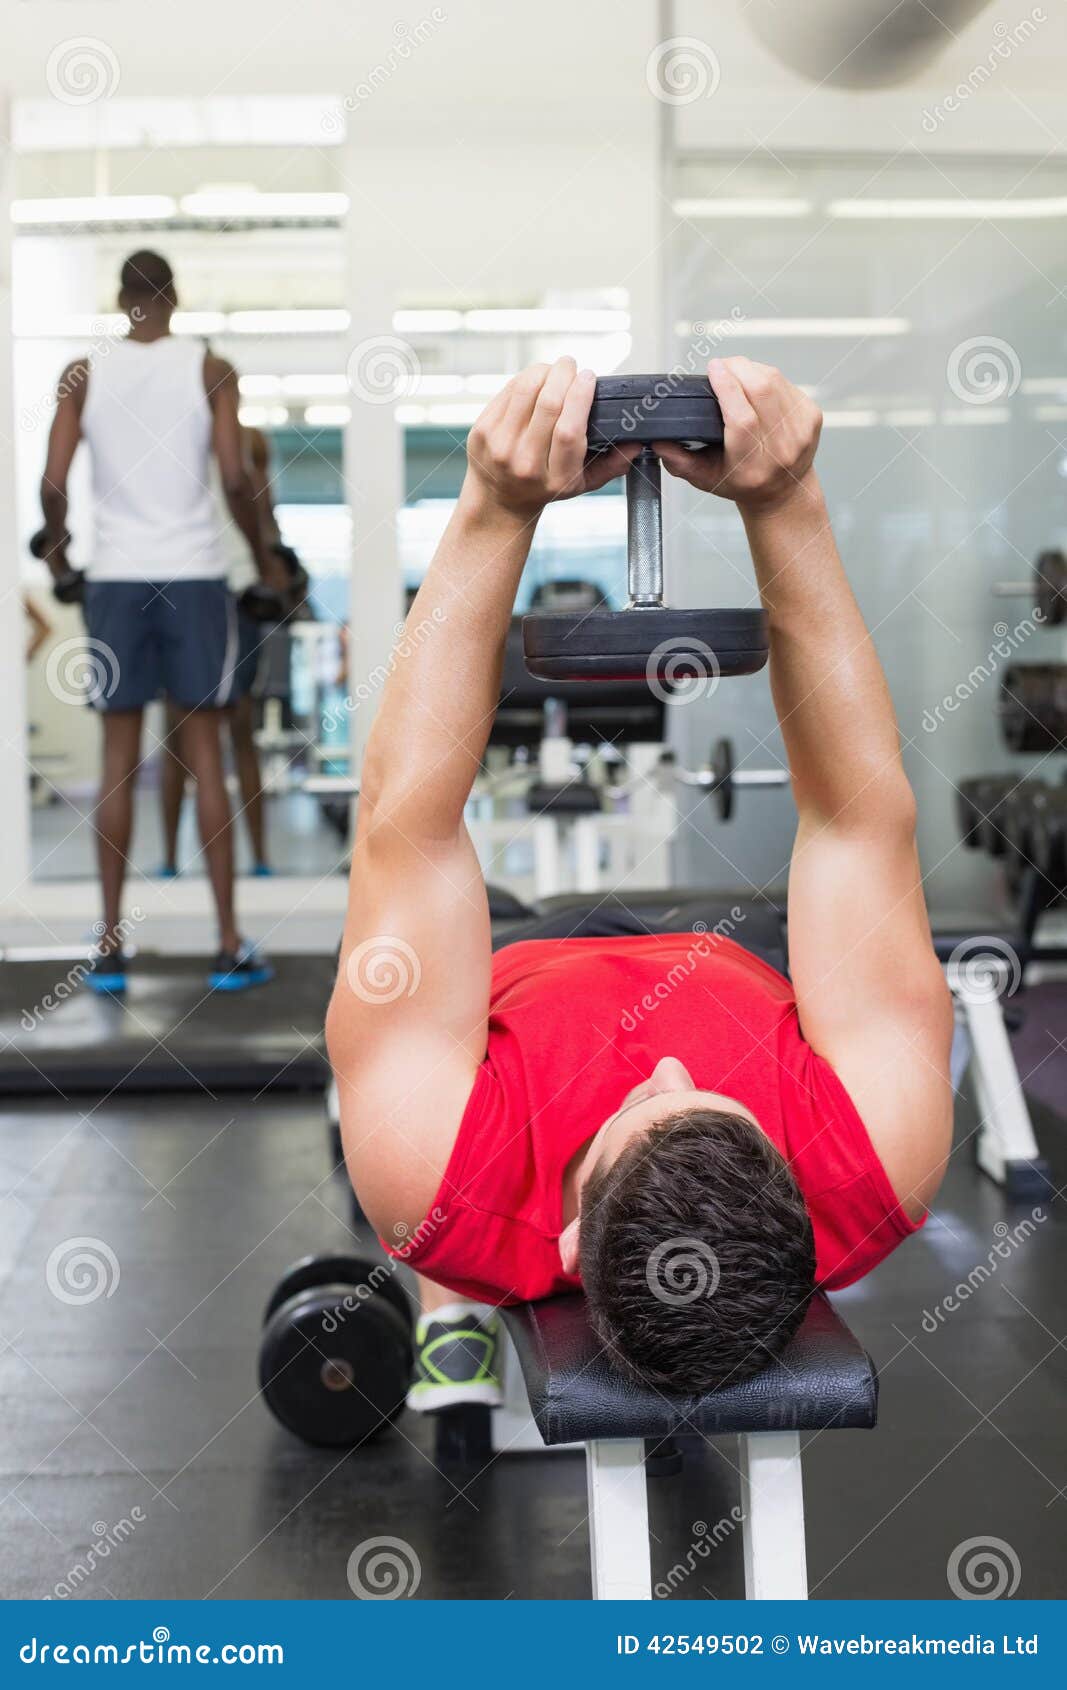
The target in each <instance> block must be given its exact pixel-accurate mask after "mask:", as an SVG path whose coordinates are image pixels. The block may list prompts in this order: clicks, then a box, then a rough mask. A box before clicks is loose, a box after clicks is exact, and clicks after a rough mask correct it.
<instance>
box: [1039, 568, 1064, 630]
mask: <svg viewBox="0 0 1067 1690" xmlns="http://www.w3.org/2000/svg"><path fill="white" fill-rule="evenodd" d="M1034 603H1035V604H1036V606H1037V609H1038V610H1039V611H1040V612H1041V615H1042V617H1043V618H1044V620H1045V621H1046V622H1047V623H1049V625H1050V626H1051V627H1053V628H1057V627H1059V626H1060V624H1061V623H1062V622H1064V621H1067V557H1065V556H1064V554H1063V552H1059V551H1048V552H1042V553H1041V554H1040V556H1039V557H1038V559H1037V562H1036V563H1035V564H1034Z"/></svg>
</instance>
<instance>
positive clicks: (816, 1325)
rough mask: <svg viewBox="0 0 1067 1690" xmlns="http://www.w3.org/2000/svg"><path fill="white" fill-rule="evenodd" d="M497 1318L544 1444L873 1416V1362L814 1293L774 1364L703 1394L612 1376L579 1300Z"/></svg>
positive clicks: (817, 1424)
mask: <svg viewBox="0 0 1067 1690" xmlns="http://www.w3.org/2000/svg"><path fill="white" fill-rule="evenodd" d="M501 1313H502V1314H503V1316H504V1320H505V1323H506V1325H507V1328H508V1332H509V1333H510V1335H511V1338H512V1341H513V1343H514V1345H515V1348H516V1350H517V1352H518V1356H519V1362H520V1364H521V1366H522V1371H523V1377H524V1378H525V1381H526V1390H527V1392H528V1394H529V1398H530V1407H531V1410H532V1412H533V1417H534V1420H535V1421H536V1424H537V1429H538V1431H539V1432H540V1433H541V1436H542V1437H543V1438H544V1440H545V1443H546V1444H566V1443H585V1442H587V1441H588V1440H589V1439H591V1438H654V1437H663V1436H665V1435H666V1434H668V1433H672V1432H686V1431H689V1432H702V1433H709V1434H710V1433H715V1432H788V1431H821V1430H823V1429H825V1428H828V1427H831V1426H837V1427H845V1426H852V1427H864V1428H868V1427H871V1426H873V1425H874V1424H875V1420H876V1418H877V1408H878V1376H877V1374H876V1372H875V1370H874V1364H873V1363H872V1361H871V1358H870V1356H869V1355H868V1354H867V1352H866V1351H865V1350H864V1349H863V1348H862V1346H861V1345H860V1344H859V1342H858V1341H857V1339H855V1338H854V1337H853V1335H852V1333H851V1332H850V1331H849V1329H848V1327H847V1326H846V1325H845V1323H844V1321H843V1320H841V1319H840V1318H839V1317H838V1316H837V1315H836V1314H835V1313H834V1310H833V1309H832V1308H831V1306H830V1304H829V1302H828V1301H827V1299H826V1298H825V1297H824V1296H822V1295H821V1294H820V1295H818V1296H815V1297H813V1298H812V1301H811V1304H810V1306H809V1308H808V1312H807V1315H806V1316H805V1318H804V1322H803V1324H802V1326H801V1328H800V1330H799V1331H798V1332H797V1334H796V1336H795V1337H794V1338H793V1340H792V1342H791V1343H790V1345H789V1347H788V1348H787V1349H786V1350H785V1351H784V1352H783V1354H782V1355H781V1356H780V1357H779V1358H778V1360H777V1361H775V1362H774V1363H773V1364H772V1365H771V1366H770V1367H768V1368H766V1369H765V1370H764V1371H763V1372H762V1373H758V1374H756V1375H755V1377H754V1378H751V1379H746V1380H744V1381H743V1382H742V1383H741V1384H738V1385H727V1386H726V1387H725V1388H724V1389H722V1390H719V1391H713V1392H712V1393H711V1394H710V1395H709V1396H705V1397H692V1396H679V1397H672V1396H670V1395H668V1394H666V1393H664V1392H660V1391H657V1390H654V1389H652V1388H649V1387H645V1386H640V1385H635V1384H633V1383H632V1382H631V1381H630V1380H629V1379H626V1378H625V1377H624V1376H623V1375H622V1374H620V1373H618V1372H616V1371H615V1369H614V1368H613V1367H612V1366H611V1365H610V1363H609V1362H608V1361H607V1360H606V1359H605V1357H604V1355H603V1352H602V1350H601V1349H600V1346H599V1344H598V1343H597V1341H596V1339H595V1337H594V1336H593V1331H592V1328H591V1327H590V1325H589V1321H588V1318H587V1315H586V1307H585V1299H584V1297H581V1296H568V1297H551V1298H548V1299H546V1300H545V1301H544V1302H538V1303H520V1304H518V1305H516V1307H514V1308H509V1309H502V1310H501Z"/></svg>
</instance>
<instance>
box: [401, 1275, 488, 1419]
mask: <svg viewBox="0 0 1067 1690" xmlns="http://www.w3.org/2000/svg"><path fill="white" fill-rule="evenodd" d="M499 1367H500V1322H499V1320H498V1319H497V1316H496V1315H495V1314H494V1313H493V1311H492V1310H491V1309H486V1308H484V1307H483V1306H482V1305H480V1304H477V1303H459V1302H457V1303H446V1304H445V1305H444V1306H443V1307H441V1308H439V1309H434V1311H433V1313H432V1314H424V1315H422V1316H421V1317H420V1319H419V1324H418V1328H417V1330H416V1334H415V1381H414V1383H413V1385H412V1387H411V1389H410V1391H409V1392H408V1398H407V1401H408V1407H409V1408H413V1409H415V1410H416V1411H417V1412H418V1413H420V1414H433V1413H435V1412H436V1411H438V1410H439V1409H442V1408H455V1407H456V1406H457V1405H458V1404H460V1403H485V1404H486V1406H487V1407H489V1408H496V1407H497V1405H498V1404H499V1403H500V1402H501V1401H502V1400H503V1392H502V1390H501V1386H500V1372H499Z"/></svg>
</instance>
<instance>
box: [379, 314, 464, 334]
mask: <svg viewBox="0 0 1067 1690" xmlns="http://www.w3.org/2000/svg"><path fill="white" fill-rule="evenodd" d="M462 327H463V313H462V311H394V312H393V329H394V331H395V332H396V333H397V334H449V333H451V332H452V331H453V330H454V329H459V328H462Z"/></svg>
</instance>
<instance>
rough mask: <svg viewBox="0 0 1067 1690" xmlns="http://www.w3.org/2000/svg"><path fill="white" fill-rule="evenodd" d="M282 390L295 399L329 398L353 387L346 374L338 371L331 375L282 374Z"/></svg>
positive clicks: (348, 391) (347, 391)
mask: <svg viewBox="0 0 1067 1690" xmlns="http://www.w3.org/2000/svg"><path fill="white" fill-rule="evenodd" d="M281 381H282V392H283V393H284V394H285V395H286V397H287V398H294V399H329V398H331V397H333V396H334V395H338V394H345V395H347V394H348V393H350V391H351V389H350V388H349V385H348V380H347V378H346V377H345V376H343V375H341V374H340V373H337V374H336V375H331V374H329V373H325V372H324V373H323V374H322V375H310V376H282V378H281Z"/></svg>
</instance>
